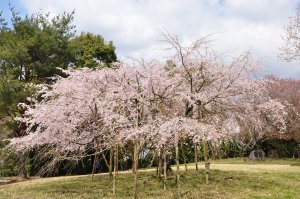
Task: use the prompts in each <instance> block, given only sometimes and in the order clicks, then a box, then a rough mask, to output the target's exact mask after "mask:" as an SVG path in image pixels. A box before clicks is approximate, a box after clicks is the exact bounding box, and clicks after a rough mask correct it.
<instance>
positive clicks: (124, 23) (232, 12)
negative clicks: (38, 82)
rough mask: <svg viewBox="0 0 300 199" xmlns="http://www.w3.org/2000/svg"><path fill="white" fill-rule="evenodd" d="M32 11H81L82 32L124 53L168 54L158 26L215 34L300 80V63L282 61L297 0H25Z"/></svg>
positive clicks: (225, 46)
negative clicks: (286, 32)
mask: <svg viewBox="0 0 300 199" xmlns="http://www.w3.org/2000/svg"><path fill="white" fill-rule="evenodd" d="M21 2H22V4H23V6H24V7H25V8H27V10H28V12H29V13H32V12H36V11H38V10H39V9H40V8H42V9H43V10H44V11H50V12H51V13H52V14H53V15H57V14H59V13H62V12H63V11H72V10H73V9H75V12H76V13H75V22H74V23H75V24H76V25H77V29H78V30H79V32H80V31H86V32H87V31H89V32H93V33H96V34H101V35H103V37H104V38H105V39H107V40H113V41H114V43H115V45H116V47H117V53H118V55H119V56H121V57H125V56H138V57H146V58H156V57H159V56H161V55H162V54H163V52H162V51H161V50H160V49H162V47H161V46H162V43H161V42H159V39H160V35H159V34H158V32H157V29H162V28H165V29H167V30H168V31H169V32H170V33H173V34H179V35H181V37H182V38H183V39H184V40H186V41H191V40H194V39H196V38H199V37H201V36H204V35H207V34H210V33H215V34H213V36H212V39H214V40H215V47H216V50H217V51H219V52H227V53H226V54H227V55H229V54H230V56H231V55H233V56H234V55H237V54H238V53H241V52H242V51H244V50H248V49H252V51H253V52H254V55H255V57H256V58H257V59H258V60H262V65H263V69H264V71H265V72H269V73H272V74H276V75H280V76H293V77H296V78H300V67H299V66H298V63H292V64H287V63H285V62H280V60H278V58H277V55H278V54H279V50H278V49H279V46H280V43H281V38H280V35H281V34H282V33H283V26H284V25H286V24H287V22H288V17H289V16H292V15H294V14H295V10H296V6H297V1H295V0H276V1H274V0H264V1H262V0H203V1H200V0H185V1H181V0H84V1H82V0H64V1H61V0H47V1H46V0H21Z"/></svg>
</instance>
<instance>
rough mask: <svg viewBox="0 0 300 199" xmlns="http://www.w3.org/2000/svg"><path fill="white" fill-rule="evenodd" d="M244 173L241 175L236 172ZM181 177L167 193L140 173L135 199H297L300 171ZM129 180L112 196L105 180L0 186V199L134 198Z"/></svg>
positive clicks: (230, 170)
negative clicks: (178, 184) (177, 183)
mask: <svg viewBox="0 0 300 199" xmlns="http://www.w3.org/2000/svg"><path fill="white" fill-rule="evenodd" d="M240 167H243V169H239V168H240ZM192 168H194V167H193V166H192V165H190V166H189V171H188V173H184V172H183V171H182V172H181V176H180V182H181V187H180V189H179V191H178V190H177V188H176V184H175V176H169V177H168V182H167V190H166V191H164V190H163V184H162V181H161V180H160V179H159V178H157V176H156V174H155V169H149V170H144V171H142V172H140V173H139V179H138V181H139V185H138V186H139V188H138V189H139V198H162V199H164V198H180V197H181V198H190V199H192V198H195V199H196V198H230V199H231V198H232V199H235V198H236V199H237V198H262V199H263V198H270V199H273V198H278V199H279V198H280V199H281V198H300V181H299V179H300V167H291V166H289V165H239V164H212V171H211V177H210V183H209V184H208V185H206V184H205V180H204V171H203V170H199V171H198V172H197V171H195V170H194V169H193V170H192ZM132 184H133V175H132V174H131V173H130V172H127V173H119V176H118V180H117V191H116V196H113V195H112V182H111V181H110V179H109V176H108V175H106V174H100V175H96V176H95V178H94V180H93V181H91V176H88V175H87V176H68V177H54V178H41V179H35V180H30V181H26V182H20V183H15V184H9V185H4V186H0V198H18V199H25V198H26V199H27V198H28V199H29V198H39V199H40V198H66V199H67V198H73V199H74V198H132V196H133V195H132Z"/></svg>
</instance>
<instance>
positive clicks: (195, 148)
mask: <svg viewBox="0 0 300 199" xmlns="http://www.w3.org/2000/svg"><path fill="white" fill-rule="evenodd" d="M194 152H195V165H196V170H197V171H198V150H197V144H194Z"/></svg>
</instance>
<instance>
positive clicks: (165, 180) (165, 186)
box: [164, 149, 167, 190]
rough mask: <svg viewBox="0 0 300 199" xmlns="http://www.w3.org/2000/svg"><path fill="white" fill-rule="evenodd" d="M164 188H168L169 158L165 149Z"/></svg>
mask: <svg viewBox="0 0 300 199" xmlns="http://www.w3.org/2000/svg"><path fill="white" fill-rule="evenodd" d="M164 190H167V158H166V151H165V149H164Z"/></svg>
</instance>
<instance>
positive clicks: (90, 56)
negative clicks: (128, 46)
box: [70, 33, 117, 68]
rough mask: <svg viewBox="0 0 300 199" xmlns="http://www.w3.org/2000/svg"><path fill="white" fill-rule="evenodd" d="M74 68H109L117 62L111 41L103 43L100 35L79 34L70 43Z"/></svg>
mask: <svg viewBox="0 0 300 199" xmlns="http://www.w3.org/2000/svg"><path fill="white" fill-rule="evenodd" d="M70 46H71V48H72V50H73V56H74V63H73V64H74V65H75V67H88V68H96V67H98V66H100V65H101V64H103V63H104V64H106V66H109V64H110V63H112V62H116V61H117V56H116V53H115V47H114V45H113V42H112V41H109V42H105V41H104V39H103V37H102V36H100V35H94V34H92V33H81V35H79V36H76V37H75V38H73V39H72V40H71V41H70Z"/></svg>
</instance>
